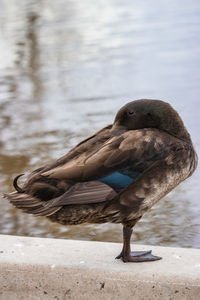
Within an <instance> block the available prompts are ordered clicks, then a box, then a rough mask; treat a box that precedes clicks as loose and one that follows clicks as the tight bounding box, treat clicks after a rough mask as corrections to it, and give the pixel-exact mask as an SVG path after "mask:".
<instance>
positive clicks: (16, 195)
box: [5, 99, 197, 262]
mask: <svg viewBox="0 0 200 300" xmlns="http://www.w3.org/2000/svg"><path fill="white" fill-rule="evenodd" d="M196 166H197V155H196V153H195V150H194V148H193V145H192V141H191V138H190V135H189V133H188V132H187V130H186V128H185V126H184V124H183V121H182V120H181V118H180V116H179V115H178V113H177V112H176V111H175V110H174V109H173V108H172V107H171V106H170V105H169V104H168V103H166V102H163V101H160V100H146V99H144V100H136V101H132V102H130V103H128V104H126V105H125V106H123V107H122V108H121V109H120V110H119V111H118V113H117V115H116V117H115V120H114V123H113V124H111V125H109V126H107V127H105V128H103V129H101V130H100V131H98V132H97V133H95V134H94V135H92V136H90V137H89V138H87V139H85V140H84V141H82V142H81V143H79V144H78V145H77V146H76V147H74V148H73V149H72V150H71V151H69V152H68V153H67V154H66V155H65V156H63V157H61V158H60V159H58V160H56V161H54V162H53V163H51V164H48V165H45V166H43V167H41V168H39V169H37V170H35V171H33V172H32V173H31V174H30V176H29V177H28V179H27V181H26V182H25V183H24V185H23V187H22V188H20V187H19V186H18V184H17V179H18V178H19V177H20V176H21V175H19V176H17V177H16V178H15V180H14V182H13V185H14V187H15V189H16V192H13V193H11V194H7V195H5V197H6V198H7V199H9V201H10V202H11V203H12V204H13V205H14V206H16V207H17V208H20V209H22V210H23V211H24V212H26V213H30V214H33V215H35V216H46V217H48V218H49V219H50V220H51V221H53V222H58V223H60V224H64V225H76V224H82V223H105V222H112V223H122V225H123V249H122V251H121V253H120V254H119V256H117V258H121V259H122V260H123V261H124V262H128V261H129V262H143V261H153V260H158V259H160V257H158V256H153V255H152V254H151V251H147V252H143V251H139V252H131V249H130V238H131V234H132V228H133V226H134V225H135V224H136V223H137V221H138V220H139V219H140V218H141V217H142V216H143V214H144V213H145V212H146V211H148V210H149V209H150V208H151V207H152V206H153V205H154V204H155V203H156V202H158V201H159V200H160V199H161V198H162V197H164V196H165V195H166V194H167V193H169V192H170V191H171V190H172V189H173V188H175V187H176V186H177V185H178V184H179V183H180V182H182V181H183V180H185V179H186V178H187V177H189V176H190V175H191V174H192V173H193V172H194V170H195V168H196Z"/></svg>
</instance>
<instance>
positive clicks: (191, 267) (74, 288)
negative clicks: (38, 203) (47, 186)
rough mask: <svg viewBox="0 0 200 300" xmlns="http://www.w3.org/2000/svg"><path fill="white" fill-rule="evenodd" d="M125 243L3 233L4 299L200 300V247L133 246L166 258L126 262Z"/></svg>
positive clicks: (0, 295) (0, 291)
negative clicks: (122, 257)
mask: <svg viewBox="0 0 200 300" xmlns="http://www.w3.org/2000/svg"><path fill="white" fill-rule="evenodd" d="M121 246H122V245H121V244H114V243H101V242H87V241H75V240H61V239H41V238H28V237H15V236H6V235H0V299H3V300H9V299H57V300H58V299H63V300H65V299H113V300H115V299H131V300H132V299H133V300H137V299H139V300H142V299H149V300H152V299H172V300H173V299H181V300H184V299H188V300H193V299H195V300H199V299H200V250H198V249H184V248H167V247H153V246H148V247H147V246H143V245H134V249H135V250H147V249H152V250H153V254H155V255H158V256H162V257H163V259H162V260H160V261H155V262H145V263H126V264H125V263H123V262H122V261H121V260H115V259H114V258H115V256H116V255H117V254H119V252H120V250H121ZM132 248H133V245H132Z"/></svg>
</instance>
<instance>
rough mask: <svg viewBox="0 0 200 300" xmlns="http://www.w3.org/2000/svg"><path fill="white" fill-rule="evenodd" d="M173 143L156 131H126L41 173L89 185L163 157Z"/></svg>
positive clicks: (163, 133)
mask: <svg viewBox="0 0 200 300" xmlns="http://www.w3.org/2000/svg"><path fill="white" fill-rule="evenodd" d="M175 143H177V139H176V138H174V137H172V136H170V135H169V134H167V133H165V132H162V131H160V130H157V129H140V130H129V131H127V132H124V133H122V134H121V135H119V136H114V137H112V138H110V139H108V140H107V141H106V142H105V143H103V144H102V145H100V146H98V147H96V148H94V149H93V151H85V152H83V153H81V154H80V155H79V156H77V157H75V158H74V159H72V160H69V161H67V162H66V163H63V164H61V165H58V166H57V167H55V168H54V167H53V168H51V169H50V170H48V171H45V172H43V173H41V176H44V177H46V178H49V179H60V180H62V179H64V180H68V181H75V182H76V181H77V182H83V181H91V180H96V179H99V178H101V177H103V176H107V175H109V174H112V173H113V172H115V171H121V170H124V169H127V168H129V167H131V168H132V169H133V170H134V168H135V169H137V166H138V165H147V163H148V166H149V165H150V164H151V162H152V163H154V162H155V161H156V160H160V159H163V158H165V157H167V156H168V155H169V154H170V152H171V151H172V145H173V144H175Z"/></svg>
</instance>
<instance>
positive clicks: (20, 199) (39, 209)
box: [4, 192, 62, 217]
mask: <svg viewBox="0 0 200 300" xmlns="http://www.w3.org/2000/svg"><path fill="white" fill-rule="evenodd" d="M4 198H7V199H8V200H9V201H10V203H12V204H13V205H14V206H15V207H16V208H19V209H22V210H23V211H24V212H26V213H28V214H33V215H35V216H46V217H48V216H51V215H52V214H54V213H56V212H57V211H59V210H60V209H61V208H62V206H58V207H49V205H47V202H44V201H41V200H39V199H38V198H36V197H33V196H31V195H28V194H22V193H18V192H13V193H10V194H4Z"/></svg>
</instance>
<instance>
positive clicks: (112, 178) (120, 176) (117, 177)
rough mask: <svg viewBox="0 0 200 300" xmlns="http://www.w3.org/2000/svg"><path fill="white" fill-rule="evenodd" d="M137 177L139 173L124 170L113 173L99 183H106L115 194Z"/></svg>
mask: <svg viewBox="0 0 200 300" xmlns="http://www.w3.org/2000/svg"><path fill="white" fill-rule="evenodd" d="M139 175H140V173H137V172H132V171H128V170H125V171H121V172H114V173H112V174H110V175H108V176H105V177H102V178H100V179H99V181H101V182H103V183H106V184H107V185H109V186H110V187H112V188H113V189H114V190H115V191H116V192H120V191H121V190H123V189H124V188H125V187H127V186H128V185H129V184H130V183H132V182H133V181H134V180H135V179H136V178H137V177H139Z"/></svg>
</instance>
